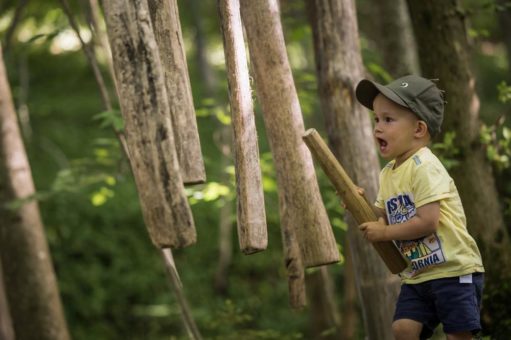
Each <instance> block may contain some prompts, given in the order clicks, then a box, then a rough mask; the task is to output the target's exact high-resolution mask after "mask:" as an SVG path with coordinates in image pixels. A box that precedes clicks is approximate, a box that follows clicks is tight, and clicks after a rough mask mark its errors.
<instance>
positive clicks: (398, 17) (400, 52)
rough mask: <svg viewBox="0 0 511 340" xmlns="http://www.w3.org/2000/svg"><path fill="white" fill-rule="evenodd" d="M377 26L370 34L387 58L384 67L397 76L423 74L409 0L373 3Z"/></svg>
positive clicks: (380, 0)
mask: <svg viewBox="0 0 511 340" xmlns="http://www.w3.org/2000/svg"><path fill="white" fill-rule="evenodd" d="M371 9H372V11H373V14H374V15H373V16H372V18H373V19H374V20H375V23H374V25H376V29H375V30H374V31H373V35H372V36H371V37H370V38H371V39H372V40H373V41H374V43H375V46H376V48H377V51H378V52H379V53H381V55H382V57H383V67H384V68H385V70H386V71H387V72H388V73H389V74H390V75H391V76H392V77H394V78H399V77H402V76H405V75H407V74H417V73H419V59H418V56H417V46H416V44H415V40H414V36H413V29H412V23H411V22H410V15H409V12H408V5H407V4H406V0H379V1H374V2H373V3H372V6H371Z"/></svg>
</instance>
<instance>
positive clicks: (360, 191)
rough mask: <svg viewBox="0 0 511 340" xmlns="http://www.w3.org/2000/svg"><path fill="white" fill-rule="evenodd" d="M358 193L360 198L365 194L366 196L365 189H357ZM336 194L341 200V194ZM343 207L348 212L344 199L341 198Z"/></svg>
mask: <svg viewBox="0 0 511 340" xmlns="http://www.w3.org/2000/svg"><path fill="white" fill-rule="evenodd" d="M357 192H358V194H359V195H360V196H364V194H365V191H364V188H361V187H357ZM335 194H336V195H337V196H339V197H340V198H341V195H339V193H338V192H337V191H336V192H335ZM341 206H342V207H343V208H344V210H346V203H344V201H343V200H342V198H341Z"/></svg>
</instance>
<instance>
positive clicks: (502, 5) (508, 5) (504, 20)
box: [497, 0, 511, 81]
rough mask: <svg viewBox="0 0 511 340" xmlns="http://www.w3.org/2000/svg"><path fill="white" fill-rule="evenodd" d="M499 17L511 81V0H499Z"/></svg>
mask: <svg viewBox="0 0 511 340" xmlns="http://www.w3.org/2000/svg"><path fill="white" fill-rule="evenodd" d="M497 5H498V6H499V7H498V8H497V17H498V20H499V26H500V34H501V35H502V40H503V42H504V45H505V46H506V53H507V65H508V67H507V69H508V72H507V77H506V79H507V80H508V81H511V34H509V32H510V31H511V2H510V1H509V0H497Z"/></svg>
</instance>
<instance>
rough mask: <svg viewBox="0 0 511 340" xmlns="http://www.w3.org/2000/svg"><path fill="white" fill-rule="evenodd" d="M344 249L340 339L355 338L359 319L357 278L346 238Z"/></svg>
mask: <svg viewBox="0 0 511 340" xmlns="http://www.w3.org/2000/svg"><path fill="white" fill-rule="evenodd" d="M344 249H345V253H344V275H343V283H344V290H343V291H344V295H343V297H344V301H343V303H342V311H343V313H342V315H341V317H342V327H341V339H355V335H356V334H357V326H358V319H359V318H358V309H357V286H356V284H355V281H357V279H356V274H355V268H354V265H353V256H352V255H351V254H352V251H351V249H350V245H349V240H346V243H345V246H344Z"/></svg>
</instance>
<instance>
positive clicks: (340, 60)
mask: <svg viewBox="0 0 511 340" xmlns="http://www.w3.org/2000/svg"><path fill="white" fill-rule="evenodd" d="M307 3H308V12H309V13H311V19H312V20H311V22H312V28H313V37H314V51H315V57H316V68H317V74H318V79H319V84H318V90H319V95H320V102H321V108H322V111H323V113H324V115H325V122H326V126H327V133H328V139H329V142H330V145H331V148H332V151H333V153H334V154H335V156H336V157H337V158H338V159H339V160H340V161H341V163H342V164H343V166H344V167H345V169H346V171H347V173H348V175H349V176H350V177H351V178H352V179H353V181H354V182H355V183H356V184H357V185H358V186H360V187H362V188H364V189H365V193H366V196H367V197H368V198H369V200H370V201H374V199H375V197H376V193H377V190H378V174H379V164H378V158H377V155H376V149H375V147H374V145H373V143H370V142H369V143H368V141H372V140H373V136H372V129H371V122H370V118H369V114H368V112H367V110H365V109H364V108H363V107H362V106H361V105H359V104H356V99H355V92H354V88H355V86H356V84H357V82H358V81H360V80H361V79H362V78H363V77H364V68H363V64H362V58H361V55H360V46H359V36H358V27H357V22H356V13H355V5H354V3H353V1H352V0H339V1H320V0H308V2H307ZM361 155H363V156H361ZM347 221H348V226H349V227H348V239H349V242H350V248H351V251H352V255H353V263H354V266H355V268H356V271H357V274H356V275H355V278H356V279H357V280H358V281H357V285H358V287H359V294H360V302H361V304H362V307H363V308H362V310H363V312H364V313H363V315H364V323H365V329H366V331H367V335H368V336H369V338H370V339H391V338H392V331H391V324H392V316H393V313H392V310H393V308H394V304H395V301H396V297H397V292H398V290H399V280H398V278H397V277H396V276H393V275H391V273H390V272H389V271H388V270H387V268H386V267H385V265H384V263H383V261H382V260H381V258H380V257H379V256H378V254H377V253H376V252H375V251H374V249H372V246H371V244H370V243H369V242H367V241H366V240H364V238H363V237H362V235H361V233H360V232H359V231H358V228H357V224H356V222H355V221H354V220H353V219H352V218H348V219H347Z"/></svg>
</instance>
